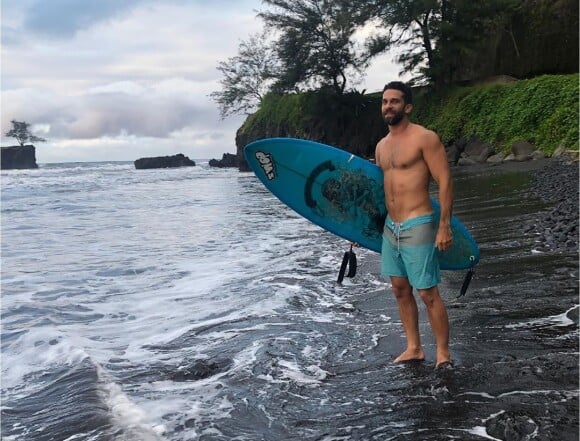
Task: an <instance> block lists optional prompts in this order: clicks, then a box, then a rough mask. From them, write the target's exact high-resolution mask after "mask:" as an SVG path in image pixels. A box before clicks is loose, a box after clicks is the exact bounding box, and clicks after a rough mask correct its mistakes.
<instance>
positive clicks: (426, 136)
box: [413, 124, 439, 143]
mask: <svg viewBox="0 0 580 441" xmlns="http://www.w3.org/2000/svg"><path fill="white" fill-rule="evenodd" d="M413 133H414V134H415V136H417V137H420V138H421V139H423V140H426V141H428V142H432V143H438V142H439V135H437V133H435V132H434V131H433V130H431V129H428V128H427V127H424V126H422V125H420V124H413Z"/></svg>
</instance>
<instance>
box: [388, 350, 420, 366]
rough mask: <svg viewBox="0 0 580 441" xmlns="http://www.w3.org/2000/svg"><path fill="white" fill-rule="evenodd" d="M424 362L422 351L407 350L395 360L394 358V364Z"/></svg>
mask: <svg viewBox="0 0 580 441" xmlns="http://www.w3.org/2000/svg"><path fill="white" fill-rule="evenodd" d="M423 360H425V353H424V352H423V349H420V348H419V349H416V350H414V349H407V350H406V351H405V352H403V353H402V354H401V355H399V356H398V357H397V358H395V363H405V362H408V361H423Z"/></svg>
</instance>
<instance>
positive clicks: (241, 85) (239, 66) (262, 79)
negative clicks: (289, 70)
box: [210, 34, 278, 118]
mask: <svg viewBox="0 0 580 441" xmlns="http://www.w3.org/2000/svg"><path fill="white" fill-rule="evenodd" d="M217 69H218V70H219V71H220V72H221V73H222V75H223V78H222V79H221V81H220V85H221V86H222V88H221V90H220V91H216V92H212V93H211V94H210V96H211V97H212V98H213V100H214V101H215V102H216V103H217V105H218V107H219V110H220V114H221V116H222V118H225V117H226V116H228V115H231V114H234V113H244V112H248V111H251V110H253V109H255V108H256V106H257V105H258V104H260V102H261V101H262V99H263V98H264V95H265V94H266V93H267V92H268V90H269V88H270V86H271V83H272V82H273V79H274V78H276V71H277V69H278V59H277V57H276V54H275V52H274V50H273V49H272V47H271V45H270V43H269V42H268V40H267V38H266V34H262V35H259V34H256V35H252V36H250V37H249V39H248V40H245V41H242V42H241V43H240V45H239V47H238V55H236V56H235V57H231V58H228V60H227V61H222V62H220V63H219V64H218V67H217Z"/></svg>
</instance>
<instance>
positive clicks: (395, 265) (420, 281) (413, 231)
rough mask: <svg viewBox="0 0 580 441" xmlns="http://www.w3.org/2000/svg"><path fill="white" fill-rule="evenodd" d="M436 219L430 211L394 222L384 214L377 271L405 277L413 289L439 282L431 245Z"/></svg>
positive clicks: (435, 230)
mask: <svg viewBox="0 0 580 441" xmlns="http://www.w3.org/2000/svg"><path fill="white" fill-rule="evenodd" d="M436 235H437V221H436V220H435V215H434V214H433V213H430V214H425V215H423V216H417V217H414V218H411V219H407V220H406V221H404V222H394V221H393V220H392V219H391V217H390V216H387V219H386V221H385V228H384V230H383V246H382V251H381V274H382V275H383V276H394V277H406V278H407V279H409V284H410V285H411V286H412V287H413V288H415V289H428V288H432V287H433V286H435V285H438V284H439V282H441V275H440V269H439V260H438V259H437V249H436V248H435V236H436Z"/></svg>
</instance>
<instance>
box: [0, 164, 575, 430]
mask: <svg viewBox="0 0 580 441" xmlns="http://www.w3.org/2000/svg"><path fill="white" fill-rule="evenodd" d="M530 179H531V178H530V176H529V174H518V173H515V174H507V175H499V176H489V175H485V176H477V177H472V176H469V175H466V174H463V175H459V176H458V177H457V179H456V189H457V191H456V193H457V197H456V203H455V213H456V215H457V216H458V217H459V218H460V219H461V220H462V221H464V223H465V224H466V225H467V226H468V228H470V230H471V231H472V233H473V235H474V236H475V238H476V239H477V240H478V242H479V243H480V246H481V249H482V261H481V263H480V264H479V266H478V268H477V272H476V277H475V279H474V281H473V282H472V285H471V287H470V289H469V291H468V293H467V295H466V296H465V297H462V298H459V299H458V298H457V294H458V293H459V289H460V287H461V282H462V279H463V276H464V273H463V272H444V273H443V282H442V284H441V292H442V296H443V297H444V299H445V301H446V303H447V304H448V307H449V316H450V324H451V351H452V356H453V358H454V361H455V368H454V369H452V370H449V371H444V372H438V371H436V370H435V369H434V354H435V348H434V341H433V338H432V336H431V334H430V328H429V325H428V321H427V319H426V313H425V310H424V307H423V305H420V310H421V318H420V320H421V333H422V337H423V344H424V345H425V350H426V353H427V361H426V362H424V363H420V364H411V365H395V364H393V363H392V360H393V358H394V357H396V356H397V355H398V354H399V353H400V352H401V351H402V350H403V348H404V338H403V333H402V328H401V323H400V320H399V317H398V312H397V306H396V302H395V300H394V298H393V296H392V294H391V293H390V291H389V290H388V288H389V285H388V283H387V281H386V280H383V278H382V277H381V276H380V275H379V257H378V255H377V254H376V253H373V252H371V251H368V250H364V249H357V250H356V253H357V257H358V261H359V265H360V266H359V269H358V272H357V275H356V277H354V278H353V279H346V280H345V281H344V283H343V284H342V285H338V284H337V283H336V278H337V273H338V269H339V267H340V263H341V261H342V257H343V254H344V252H345V251H346V250H348V247H349V244H348V243H347V242H346V241H345V240H343V239H340V238H338V237H335V236H333V235H332V234H330V233H327V232H325V231H323V230H321V229H320V228H319V227H317V226H315V225H313V224H311V223H310V222H308V221H307V220H305V219H303V218H302V217H300V216H299V215H297V214H295V213H294V212H293V211H291V210H290V209H288V208H287V207H285V206H284V205H283V204H282V203H280V202H279V201H278V200H277V199H276V198H275V197H274V196H272V195H271V194H270V193H269V192H268V191H267V190H266V189H265V188H264V187H263V186H262V185H261V184H260V182H259V181H258V180H257V178H256V177H255V176H254V175H253V174H251V173H241V172H239V171H237V170H234V169H214V168H210V167H209V166H208V165H207V163H206V162H201V163H200V165H198V166H196V167H188V168H179V169H159V170H135V169H134V166H133V164H132V163H114V162H111V163H106V162H103V163H71V164H44V165H41V166H40V168H39V169H37V170H14V171H3V172H2V176H1V190H2V192H1V223H2V229H1V231H2V236H1V241H2V256H1V257H2V268H1V269H2V281H1V282H2V284H1V288H2V291H1V312H2V317H1V348H2V349H1V350H2V354H1V355H2V358H1V364H2V371H1V375H2V377H1V393H2V395H1V399H2V414H1V416H2V419H1V430H2V439H4V440H7V441H14V440H34V441H36V440H38V441H41V440H42V441H44V440H67V441H72V440H75V441H77V440H87V441H89V440H119V441H120V440H127V441H141V440H142V441H147V440H172V441H173V440H176V441H177V440H204V441H206V440H207V441H209V440H212V441H217V440H239V441H259V440H276V441H280V440H320V441H323V440H324V441H331V440H468V441H469V440H489V439H491V440H504V439H508V438H506V437H507V435H506V434H509V433H515V435H513V436H516V437H512V438H509V439H515V440H519V439H522V440H523V439H530V440H531V439H534V440H536V439H537V440H560V441H566V440H573V439H577V438H576V436H577V434H578V310H579V307H578V262H577V253H576V254H575V253H573V252H570V253H568V254H567V253H561V252H560V253H550V252H549V251H548V252H547V251H545V250H539V249H537V247H536V242H535V237H534V233H533V232H528V233H525V232H524V229H523V228H522V225H523V224H525V223H533V222H534V214H535V213H536V212H537V210H538V209H541V208H538V202H537V201H535V200H532V199H530V198H528V197H527V196H526V188H527V187H528V185H529V183H530ZM517 436H519V438H517Z"/></svg>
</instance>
